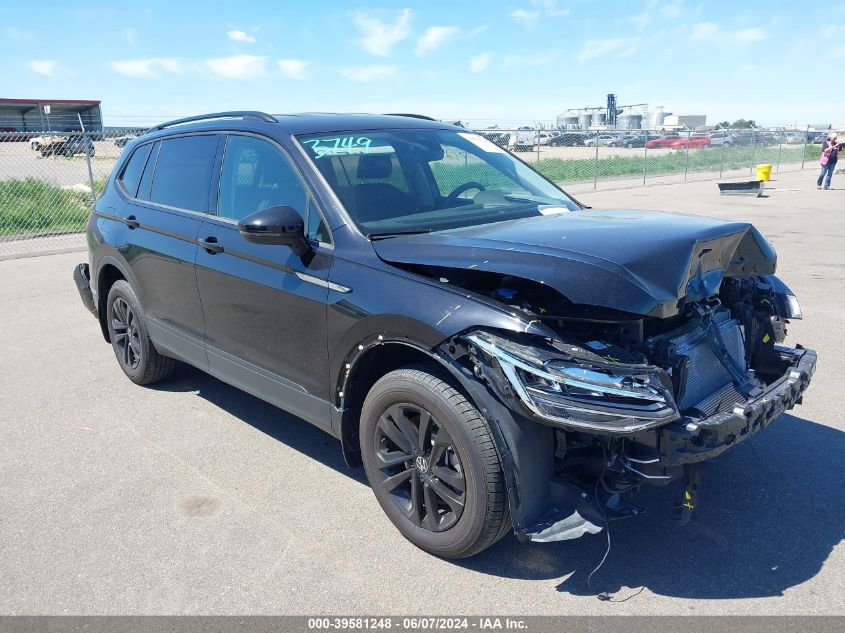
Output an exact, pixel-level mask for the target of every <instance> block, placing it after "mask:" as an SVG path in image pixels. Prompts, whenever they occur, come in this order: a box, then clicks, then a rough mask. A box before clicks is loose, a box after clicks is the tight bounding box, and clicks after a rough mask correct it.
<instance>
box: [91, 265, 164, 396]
mask: <svg viewBox="0 0 845 633" xmlns="http://www.w3.org/2000/svg"><path fill="white" fill-rule="evenodd" d="M106 323H107V325H108V331H109V340H110V341H111V344H112V349H113V350H114V355H115V357H116V358H117V363H118V365H120V368H121V369H122V370H123V373H124V374H126V376H127V378H129V380H131V381H132V382H134V383H135V384H136V385H149V384H152V383H154V382H158V381H160V380H165V379H166V378H169V377H170V375H171V374H172V373H173V370H174V369H175V367H176V361H175V360H174V359H172V358H169V357H167V356H164V355H162V354H159V352H158V350H157V349H156V348H155V345H153V342H152V341H151V340H150V335H149V332H148V330H147V319H146V317H145V316H144V311H143V309H142V308H141V303H140V302H139V301H138V297H137V296H136V295H135V291H134V290H133V289H132V286H131V285H130V284H129V283H128V282H127V281H124V280H123V279H119V280H118V281H116V282H114V284H112V287H111V288H110V289H109V294H108V298H107V299H106Z"/></svg>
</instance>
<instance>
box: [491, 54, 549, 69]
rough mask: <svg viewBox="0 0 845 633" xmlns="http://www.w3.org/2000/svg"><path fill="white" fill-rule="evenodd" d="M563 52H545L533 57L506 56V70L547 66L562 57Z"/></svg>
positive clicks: (504, 63) (532, 55)
mask: <svg viewBox="0 0 845 633" xmlns="http://www.w3.org/2000/svg"><path fill="white" fill-rule="evenodd" d="M560 55H561V51H543V52H540V53H533V54H531V55H506V56H505V59H504V62H503V65H504V66H505V68H520V67H521V68H525V67H526V66H545V65H546V64H548V63H550V62H553V61H554V60H556V59H557V58H558V57H560Z"/></svg>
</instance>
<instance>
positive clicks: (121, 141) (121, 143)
mask: <svg viewBox="0 0 845 633" xmlns="http://www.w3.org/2000/svg"><path fill="white" fill-rule="evenodd" d="M136 138H138V135H137V134H124V135H123V136H118V137H116V138H115V139H114V144H115V145H117V146H118V147H126V144H127V143H128V142H129V141H131V140H132V139H136Z"/></svg>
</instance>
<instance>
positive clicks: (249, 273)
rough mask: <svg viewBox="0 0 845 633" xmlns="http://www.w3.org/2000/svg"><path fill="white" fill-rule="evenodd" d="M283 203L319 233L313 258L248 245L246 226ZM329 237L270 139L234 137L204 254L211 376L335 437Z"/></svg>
mask: <svg viewBox="0 0 845 633" xmlns="http://www.w3.org/2000/svg"><path fill="white" fill-rule="evenodd" d="M278 205H287V206H290V207H293V208H294V209H296V210H297V211H299V212H300V214H301V215H302V216H303V219H304V220H305V225H306V227H308V226H309V225H310V226H315V229H313V230H312V231H311V233H312V235H310V237H311V238H313V239H312V240H310V243H311V244H312V251H311V252H310V253H309V254H307V255H305V256H304V257H300V256H298V255H296V254H294V253H293V251H292V250H291V249H290V248H288V247H287V246H276V245H269V244H253V243H250V242H247V241H246V240H245V239H244V238H243V237H242V236H241V234H240V232H239V231H238V225H237V223H238V221H239V220H241V219H242V218H244V217H246V216H247V215H250V214H251V213H254V212H256V211H259V210H261V209H265V208H267V207H271V206H278ZM309 215H310V216H311V222H310V223H309V222H308V221H307V220H308V219H309ZM315 220H316V221H315ZM328 239H329V238H328V236H327V233H326V230H325V227H324V225H322V224H321V223H320V222H319V212H318V210H317V208H316V205H315V204H314V202H313V201H312V198H311V195H310V194H309V192H308V189H307V187H306V186H305V184H304V182H303V180H302V178H301V177H300V175H299V173H298V172H297V171H296V169H295V168H294V167H293V165H292V163H291V162H290V160H289V159H288V157H287V155H286V154H285V153H284V152H283V150H282V149H281V148H280V147H279V146H277V145H276V144H275V143H273V142H271V141H269V140H266V139H264V138H259V137H256V136H247V135H238V134H232V135H230V136H229V137H228V139H227V142H226V148H225V151H224V156H223V164H222V168H221V173H220V183H219V186H218V200H217V214H216V215H214V216H212V215H210V216H207V217H206V219H205V221H204V223H203V225H202V228H201V229H200V233H199V240H200V247H199V251H198V254H197V283H198V287H199V291H200V297H201V300H202V306H203V313H204V314H205V327H206V330H205V341H206V348H207V352H208V362H209V371H210V372H211V373H212V374H214V375H216V376H218V377H220V378H221V379H222V380H225V381H226V382H229V383H232V384H235V385H237V386H239V387H241V388H242V389H244V390H246V391H249V392H251V393H253V394H255V395H257V396H258V397H260V398H262V399H264V400H267V401H268V402H272V403H273V404H276V405H277V406H279V407H281V408H283V409H285V410H287V411H290V412H291V413H293V414H295V415H298V416H300V417H302V418H305V419H306V420H308V421H309V422H312V423H314V424H316V425H318V426H320V427H322V428H324V429H326V430H328V429H330V428H331V405H330V396H329V390H330V387H329V386H328V384H327V383H328V379H327V377H328V374H329V372H328V351H327V348H326V300H327V296H328V283H327V281H326V279H327V277H328V271H329V266H330V264H331V246H330V245H329V244H327V243H326V241H327V240H328Z"/></svg>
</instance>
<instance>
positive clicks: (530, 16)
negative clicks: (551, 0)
mask: <svg viewBox="0 0 845 633" xmlns="http://www.w3.org/2000/svg"><path fill="white" fill-rule="evenodd" d="M508 15H509V16H510V17H512V18H513V19H514V20H518V21H519V22H523V23H525V24H531V23H533V22H536V21H537V19H538V18H539V17H540V12H539V11H529V10H528V9H516V10H514V11H511V12H510V13H509V14H508Z"/></svg>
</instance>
